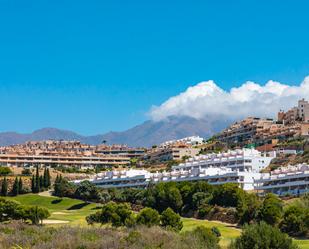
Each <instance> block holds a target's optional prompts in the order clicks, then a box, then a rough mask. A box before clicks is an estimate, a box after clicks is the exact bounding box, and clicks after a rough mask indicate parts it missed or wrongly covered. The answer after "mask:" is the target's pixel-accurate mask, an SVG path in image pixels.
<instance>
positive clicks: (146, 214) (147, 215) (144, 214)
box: [136, 208, 160, 227]
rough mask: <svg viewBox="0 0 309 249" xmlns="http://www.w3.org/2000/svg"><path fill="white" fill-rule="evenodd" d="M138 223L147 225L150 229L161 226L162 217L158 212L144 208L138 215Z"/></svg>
mask: <svg viewBox="0 0 309 249" xmlns="http://www.w3.org/2000/svg"><path fill="white" fill-rule="evenodd" d="M136 222H137V224H139V225H146V226H148V227H150V226H155V225H159V224H160V215H159V213H158V211H157V210H154V209H152V208H144V209H142V210H141V211H140V212H139V213H138V215H137V218H136Z"/></svg>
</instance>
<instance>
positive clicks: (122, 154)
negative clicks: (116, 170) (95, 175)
mask: <svg viewBox="0 0 309 249" xmlns="http://www.w3.org/2000/svg"><path fill="white" fill-rule="evenodd" d="M144 153H145V150H144V149H139V148H129V147H127V146H123V145H112V146H108V145H104V144H101V145H97V146H93V145H88V144H82V143H80V142H79V141H55V140H47V141H31V142H27V143H25V144H19V145H13V146H4V147H0V165H6V166H18V167H31V166H36V165H39V166H41V165H42V166H51V167H56V166H68V167H72V166H74V167H78V168H94V167H96V166H107V167H112V166H116V165H128V164H129V163H130V160H131V159H132V158H135V157H142V156H143V155H144Z"/></svg>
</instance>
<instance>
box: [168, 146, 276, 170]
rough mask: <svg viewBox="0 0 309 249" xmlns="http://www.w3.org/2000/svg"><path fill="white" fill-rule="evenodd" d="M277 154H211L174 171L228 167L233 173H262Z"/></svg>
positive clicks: (239, 152) (252, 150)
mask: <svg viewBox="0 0 309 249" xmlns="http://www.w3.org/2000/svg"><path fill="white" fill-rule="evenodd" d="M275 156H276V155H275V153H268V154H262V153H261V152H259V151H257V150H255V149H245V148H244V149H241V150H240V149H239V150H232V151H227V152H224V153H210V154H206V155H200V156H196V157H192V158H190V159H188V160H186V162H185V163H181V164H179V165H177V166H173V167H172V169H173V170H177V171H178V170H193V169H199V170H202V169H207V168H211V167H217V168H220V167H226V168H230V169H231V170H233V171H240V172H243V171H247V172H260V171H261V170H262V169H264V168H266V167H267V166H268V165H269V164H270V161H271V160H272V159H273V158H275Z"/></svg>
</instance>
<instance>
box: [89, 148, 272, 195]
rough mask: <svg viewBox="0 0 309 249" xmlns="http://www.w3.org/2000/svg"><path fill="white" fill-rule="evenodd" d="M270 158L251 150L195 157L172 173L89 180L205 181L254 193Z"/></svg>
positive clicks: (132, 183) (120, 184)
mask: <svg viewBox="0 0 309 249" xmlns="http://www.w3.org/2000/svg"><path fill="white" fill-rule="evenodd" d="M272 158H273V156H270V155H263V154H261V153H260V152H258V151H256V150H254V149H243V150H235V151H228V152H226V153H219V154H214V153H212V154H208V155H200V156H195V157H193V158H190V159H188V160H186V163H181V164H179V165H178V166H174V167H172V171H171V172H163V173H159V172H157V173H150V172H148V171H146V170H128V171H109V172H104V173H100V174H98V175H97V176H96V177H95V178H94V179H92V180H91V181H92V182H93V183H94V184H96V185H98V186H100V187H102V188H114V187H115V188H126V187H146V186H147V185H148V184H150V183H158V182H169V181H174V182H180V181H207V182H208V183H210V184H215V185H217V184H224V183H237V184H239V186H240V187H242V188H243V189H244V190H253V188H254V181H255V180H258V179H259V178H260V175H261V174H260V173H259V171H260V170H261V169H264V168H265V167H267V166H268V165H269V163H270V161H271V159H272Z"/></svg>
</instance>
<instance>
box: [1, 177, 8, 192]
mask: <svg viewBox="0 0 309 249" xmlns="http://www.w3.org/2000/svg"><path fill="white" fill-rule="evenodd" d="M1 195H2V196H7V195H8V182H7V179H6V177H4V178H3V180H2V185H1Z"/></svg>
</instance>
